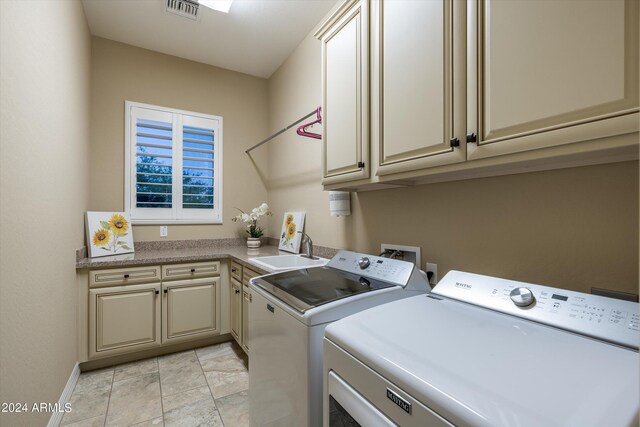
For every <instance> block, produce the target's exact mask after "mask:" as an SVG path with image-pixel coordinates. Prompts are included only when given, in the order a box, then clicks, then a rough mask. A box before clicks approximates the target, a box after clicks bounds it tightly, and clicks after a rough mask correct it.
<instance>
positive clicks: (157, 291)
mask: <svg viewBox="0 0 640 427" xmlns="http://www.w3.org/2000/svg"><path fill="white" fill-rule="evenodd" d="M165 292H167V291H166V290H165ZM159 293H160V291H159V290H157V289H156V295H158V294H159Z"/></svg>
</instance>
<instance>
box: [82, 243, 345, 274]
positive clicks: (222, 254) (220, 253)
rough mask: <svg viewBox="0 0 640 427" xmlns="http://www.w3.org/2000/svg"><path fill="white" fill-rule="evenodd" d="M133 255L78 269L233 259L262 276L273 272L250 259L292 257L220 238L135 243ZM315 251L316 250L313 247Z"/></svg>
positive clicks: (326, 253)
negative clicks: (279, 256) (278, 256)
mask: <svg viewBox="0 0 640 427" xmlns="http://www.w3.org/2000/svg"><path fill="white" fill-rule="evenodd" d="M135 249H136V251H135V252H134V253H132V254H123V255H113V256H106V257H99V258H87V257H78V259H77V261H76V269H77V270H80V269H96V268H113V267H134V266H141V265H152V264H172V263H182V262H194V261H217V260H223V259H231V260H233V261H236V262H239V263H240V264H243V265H246V266H248V267H250V268H251V269H254V270H256V271H257V272H259V273H270V271H269V270H267V269H265V268H264V267H261V266H258V265H256V264H254V263H252V262H251V261H249V258H253V257H260V256H271V255H291V253H289V252H283V251H280V250H278V247H277V246H273V245H263V246H261V247H260V248H258V249H249V248H247V246H246V245H245V244H244V240H243V239H218V240H212V239H211V240H209V239H207V240H195V241H173V242H140V243H136V246H135ZM314 250H316V247H314ZM317 250H318V252H321V254H320V253H319V254H318V255H320V256H323V257H327V258H331V257H333V255H334V254H335V252H337V251H336V250H335V249H331V248H325V247H317Z"/></svg>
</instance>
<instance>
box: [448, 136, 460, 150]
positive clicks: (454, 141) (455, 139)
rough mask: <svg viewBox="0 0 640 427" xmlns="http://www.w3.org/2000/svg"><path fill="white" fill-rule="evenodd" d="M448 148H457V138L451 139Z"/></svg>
mask: <svg viewBox="0 0 640 427" xmlns="http://www.w3.org/2000/svg"><path fill="white" fill-rule="evenodd" d="M449 146H450V147H451V148H453V147H459V146H460V140H459V139H458V138H451V139H450V140H449Z"/></svg>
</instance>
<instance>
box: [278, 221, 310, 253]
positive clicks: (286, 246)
mask: <svg viewBox="0 0 640 427" xmlns="http://www.w3.org/2000/svg"><path fill="white" fill-rule="evenodd" d="M304 217H305V213H304V212H286V213H285V214H284V219H283V221H282V233H281V234H280V245H279V246H278V249H280V250H281V251H287V252H293V253H294V254H297V253H300V242H302V234H300V231H302V230H303V228H304Z"/></svg>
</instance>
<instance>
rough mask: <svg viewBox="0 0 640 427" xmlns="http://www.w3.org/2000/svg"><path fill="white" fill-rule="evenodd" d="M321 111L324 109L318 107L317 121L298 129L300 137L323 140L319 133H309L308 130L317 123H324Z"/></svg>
mask: <svg viewBox="0 0 640 427" xmlns="http://www.w3.org/2000/svg"><path fill="white" fill-rule="evenodd" d="M321 111H322V108H321V107H318V109H317V110H316V119H315V120H314V121H312V122H309V123H307V124H304V125H302V126H300V127H298V135H300V136H307V137H309V138H315V139H322V135H320V134H318V133H313V132H307V128H308V127H309V126H312V125H315V124H316V123H322V116H321V115H320V112H321Z"/></svg>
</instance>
